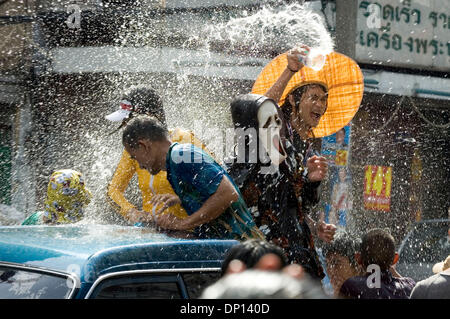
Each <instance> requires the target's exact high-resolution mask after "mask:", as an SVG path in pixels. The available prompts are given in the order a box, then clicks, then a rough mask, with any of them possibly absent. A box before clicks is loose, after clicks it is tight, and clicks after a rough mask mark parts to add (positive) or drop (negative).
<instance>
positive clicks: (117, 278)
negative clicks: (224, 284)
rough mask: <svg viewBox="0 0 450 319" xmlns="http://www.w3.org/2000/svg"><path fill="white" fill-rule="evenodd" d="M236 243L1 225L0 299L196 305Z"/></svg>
mask: <svg viewBox="0 0 450 319" xmlns="http://www.w3.org/2000/svg"><path fill="white" fill-rule="evenodd" d="M237 243H238V241H235V240H188V239H181V238H175V237H169V236H167V235H166V234H161V233H158V232H155V231H152V230H151V229H149V228H144V227H133V226H114V225H64V226H43V225H42V226H3V227H0V298H17V299H18V298H52V299H55V298H76V299H83V298H166V299H172V298H173V299H177V298H183V299H184V298H197V297H199V295H200V294H201V292H202V291H203V289H204V288H205V287H206V286H207V285H209V284H211V283H212V282H214V281H216V280H217V279H218V278H219V277H220V266H221V263H222V260H223V258H224V254H225V252H226V251H227V250H228V249H229V248H230V247H232V246H233V245H235V244H237Z"/></svg>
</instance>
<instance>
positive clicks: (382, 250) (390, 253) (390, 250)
mask: <svg viewBox="0 0 450 319" xmlns="http://www.w3.org/2000/svg"><path fill="white" fill-rule="evenodd" d="M360 252H361V260H362V264H363V266H364V267H367V266H369V265H372V264H376V265H378V266H379V267H380V270H381V271H385V270H388V269H389V267H390V266H391V265H392V263H393V261H394V257H395V240H394V237H392V235H391V234H390V233H389V232H388V231H386V230H384V229H381V228H374V229H371V230H369V231H368V232H367V233H366V234H364V236H363V237H362V241H361V249H360Z"/></svg>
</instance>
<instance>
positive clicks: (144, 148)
mask: <svg viewBox="0 0 450 319" xmlns="http://www.w3.org/2000/svg"><path fill="white" fill-rule="evenodd" d="M122 143H123V145H124V146H125V149H126V151H127V152H128V153H129V154H130V156H131V158H132V159H135V160H136V161H137V162H138V163H139V166H140V167H141V169H146V170H148V171H149V172H150V174H152V175H155V174H158V173H159V172H160V171H166V172H167V180H168V181H169V183H170V185H171V186H172V188H173V190H174V191H175V194H176V195H174V196H172V198H170V200H169V201H167V202H166V203H167V207H170V206H173V205H175V204H181V205H182V206H183V208H184V209H185V210H186V212H187V215H188V216H187V217H186V218H184V219H183V218H179V217H177V216H174V215H171V214H165V215H164V214H162V212H163V210H161V211H160V212H157V214H156V218H155V222H156V224H157V225H158V226H159V227H161V228H163V229H167V230H177V231H188V230H194V232H193V234H194V236H195V237H197V238H228V239H238V240H246V239H250V238H259V239H264V235H263V234H262V233H261V232H260V231H259V230H258V228H257V227H256V226H255V223H254V221H253V218H252V216H251V214H250V212H249V211H248V208H247V206H246V204H245V202H244V200H243V199H242V196H241V194H240V192H239V189H238V188H237V186H236V185H235V184H234V182H233V180H232V179H231V178H230V177H229V176H228V174H227V173H226V171H225V170H224V168H223V167H222V166H220V165H219V164H218V163H217V162H216V161H215V160H214V159H213V158H212V157H211V156H210V155H208V154H207V153H206V152H204V151H202V150H201V149H200V148H198V147H196V146H194V145H193V144H178V143H176V142H173V141H172V140H171V139H170V135H169V132H168V130H167V128H166V127H165V126H164V125H163V124H161V123H160V122H159V121H158V120H156V119H154V118H151V117H149V116H139V117H136V118H134V119H132V120H131V121H130V123H128V124H127V126H126V128H125V130H124V131H123V135H122ZM147 218H150V216H148V217H147Z"/></svg>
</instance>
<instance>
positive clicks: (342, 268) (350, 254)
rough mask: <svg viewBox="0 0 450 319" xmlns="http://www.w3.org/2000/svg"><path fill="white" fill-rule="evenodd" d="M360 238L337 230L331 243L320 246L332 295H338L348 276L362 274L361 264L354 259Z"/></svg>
mask: <svg viewBox="0 0 450 319" xmlns="http://www.w3.org/2000/svg"><path fill="white" fill-rule="evenodd" d="M360 244H361V240H360V239H359V238H357V237H356V236H352V235H351V234H349V233H348V232H346V231H345V230H338V231H336V234H335V235H334V239H333V241H332V242H331V243H324V244H323V246H322V247H321V249H322V254H323V256H324V257H325V264H326V273H327V275H328V277H329V279H330V283H331V286H332V287H333V295H334V297H336V298H337V297H338V296H339V291H340V289H341V286H342V284H343V283H344V282H345V281H346V280H347V279H349V278H351V277H355V276H360V275H362V274H363V271H362V268H361V266H360V265H359V264H358V262H357V261H356V259H355V254H356V253H357V252H358V251H359V246H360Z"/></svg>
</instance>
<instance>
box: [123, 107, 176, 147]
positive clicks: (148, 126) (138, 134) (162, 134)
mask: <svg viewBox="0 0 450 319" xmlns="http://www.w3.org/2000/svg"><path fill="white" fill-rule="evenodd" d="M168 135H169V132H168V131H167V128H166V127H165V126H164V125H163V124H162V123H161V122H159V121H158V120H157V119H155V118H154V117H150V116H147V115H139V116H136V117H135V118H133V119H132V120H131V121H130V122H129V123H128V124H127V126H126V127H125V130H124V131H123V134H122V143H123V145H127V146H129V147H130V148H132V149H136V148H137V147H138V141H139V140H142V139H148V140H150V141H161V140H163V139H165V138H167V137H168Z"/></svg>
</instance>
